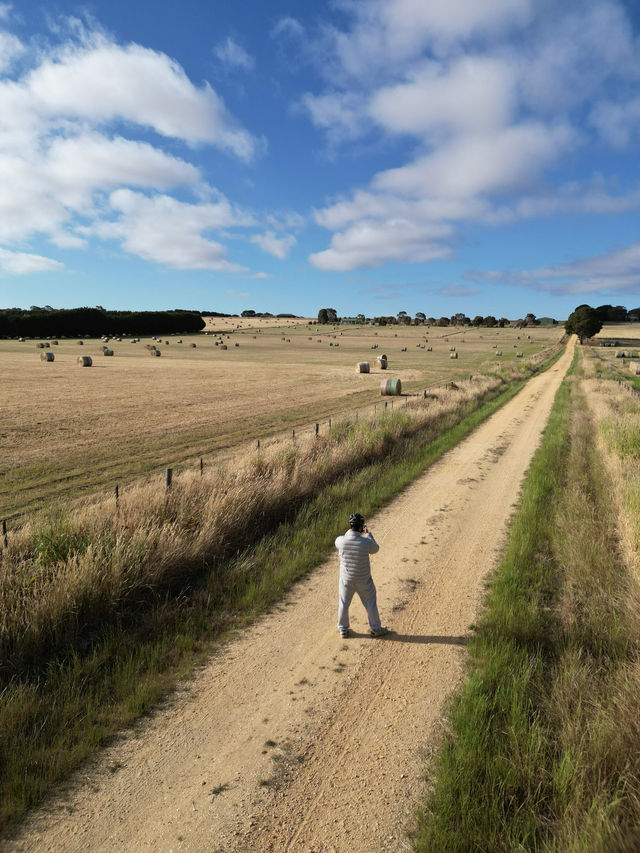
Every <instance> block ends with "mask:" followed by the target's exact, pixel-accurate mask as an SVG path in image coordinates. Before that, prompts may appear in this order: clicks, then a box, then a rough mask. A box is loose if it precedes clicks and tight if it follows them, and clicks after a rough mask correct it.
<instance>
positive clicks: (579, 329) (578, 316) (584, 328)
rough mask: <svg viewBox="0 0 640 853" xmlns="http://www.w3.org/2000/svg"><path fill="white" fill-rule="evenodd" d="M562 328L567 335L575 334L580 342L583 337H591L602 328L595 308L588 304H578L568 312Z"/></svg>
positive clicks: (582, 341)
mask: <svg viewBox="0 0 640 853" xmlns="http://www.w3.org/2000/svg"><path fill="white" fill-rule="evenodd" d="M564 328H565V331H566V333H567V334H568V335H577V336H578V338H579V339H580V343H581V344H582V343H584V339H585V338H592V337H593V336H594V335H597V334H598V332H599V331H600V329H601V328H602V320H601V319H600V317H599V316H598V312H597V311H596V309H595V308H591V307H590V306H589V305H580V306H579V307H578V308H576V310H575V311H573V313H571V314H569V318H568V319H567V322H566V323H565V324H564Z"/></svg>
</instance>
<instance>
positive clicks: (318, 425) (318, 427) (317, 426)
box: [316, 424, 320, 438]
mask: <svg viewBox="0 0 640 853" xmlns="http://www.w3.org/2000/svg"><path fill="white" fill-rule="evenodd" d="M319 430H320V424H316V438H317V437H318V431H319Z"/></svg>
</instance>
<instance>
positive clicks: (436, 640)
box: [351, 630, 469, 646]
mask: <svg viewBox="0 0 640 853" xmlns="http://www.w3.org/2000/svg"><path fill="white" fill-rule="evenodd" d="M351 636H352V637H354V638H355V637H369V634H362V633H357V632H356V631H353V630H352V632H351ZM371 639H376V640H380V641H381V642H384V643H420V644H421V645H424V646H429V645H445V646H466V645H467V643H468V642H469V637H468V636H462V637H446V636H445V637H443V636H438V635H437V634H398V633H396V632H395V631H389V633H388V634H385V635H384V636H383V637H372V638H371Z"/></svg>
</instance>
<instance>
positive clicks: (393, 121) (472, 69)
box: [368, 56, 515, 135]
mask: <svg viewBox="0 0 640 853" xmlns="http://www.w3.org/2000/svg"><path fill="white" fill-rule="evenodd" d="M407 77H408V79H407V80H406V81H405V82H402V83H398V84H395V85H391V86H382V87H381V88H380V89H378V90H377V91H376V92H374V94H373V96H372V98H371V102H370V104H369V107H368V111H369V114H370V115H371V117H372V118H373V119H374V120H376V121H377V122H378V123H379V124H380V125H382V126H383V127H384V128H386V129H387V130H390V131H392V132H394V133H408V134H413V135H416V134H418V135H422V134H433V133H437V132H438V131H440V132H451V131H464V130H470V131H472V132H474V133H477V132H478V131H480V130H482V129H485V128H487V129H491V128H494V127H503V126H504V125H505V124H506V123H507V122H508V121H509V119H510V117H511V114H512V110H513V104H514V101H515V86H514V84H515V81H514V78H513V73H512V68H511V67H510V65H509V63H508V62H506V61H505V60H501V59H497V58H493V57H490V56H468V57H462V58H461V59H459V60H456V61H454V62H453V63H452V64H451V66H449V67H446V66H443V65H442V64H441V63H437V62H426V63H425V64H424V65H420V66H418V67H417V68H416V69H415V70H412V71H411V72H409V74H408V75H407Z"/></svg>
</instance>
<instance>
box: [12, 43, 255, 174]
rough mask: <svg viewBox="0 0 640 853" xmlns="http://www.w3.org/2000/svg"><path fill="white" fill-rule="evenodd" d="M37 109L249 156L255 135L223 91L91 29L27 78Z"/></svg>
mask: <svg viewBox="0 0 640 853" xmlns="http://www.w3.org/2000/svg"><path fill="white" fill-rule="evenodd" d="M24 87H25V90H26V92H27V94H28V97H29V98H30V99H31V102H32V104H33V107H34V109H35V110H36V111H37V112H38V113H39V114H41V115H43V116H47V117H56V116H60V117H68V118H70V119H72V120H74V119H75V120H77V119H84V120H88V121H92V122H97V123H100V122H108V121H113V120H115V119H121V120H122V119H124V120H126V121H130V122H132V123H134V124H137V125H146V126H148V127H151V128H153V129H154V130H155V131H157V132H158V133H159V134H161V135H163V136H169V137H176V138H178V139H184V140H186V141H187V142H191V143H197V142H200V143H203V142H206V143H210V144H213V145H217V146H219V147H221V148H223V149H227V150H228V151H230V152H232V153H233V154H236V155H237V156H238V157H240V158H242V159H245V160H250V159H251V158H252V157H253V156H254V155H255V153H256V148H257V146H256V140H255V139H254V138H253V137H252V136H251V135H250V134H249V133H247V132H246V131H245V130H243V129H241V128H239V127H237V126H236V124H235V122H234V120H233V118H232V117H231V115H230V114H229V113H228V112H227V109H226V107H225V105H224V103H223V101H222V99H221V98H220V97H219V96H218V95H217V94H216V93H215V92H214V91H213V89H211V87H210V86H209V85H208V84H207V83H205V84H204V86H203V87H202V88H201V89H197V88H196V87H195V86H194V85H193V84H192V83H191V81H190V80H189V78H188V77H187V75H186V74H185V72H184V70H183V69H182V68H181V67H180V66H179V65H178V64H177V63H176V62H174V61H173V60H171V59H169V57H168V56H166V55H165V54H163V53H158V52H156V51H154V50H150V49H148V48H145V47H141V46H140V45H136V44H132V45H128V46H127V47H120V46H119V45H116V44H113V43H111V42H108V41H107V40H106V39H105V38H104V37H102V36H95V37H94V43H93V44H92V45H91V46H89V47H86V48H78V47H76V46H75V45H73V46H66V47H64V48H63V49H61V50H60V51H59V53H58V54H57V55H55V56H53V57H47V58H45V59H44V60H43V61H42V62H41V64H40V65H39V66H38V67H37V68H35V69H34V70H33V71H31V72H30V73H29V74H28V75H27V77H26V79H25V80H24Z"/></svg>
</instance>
